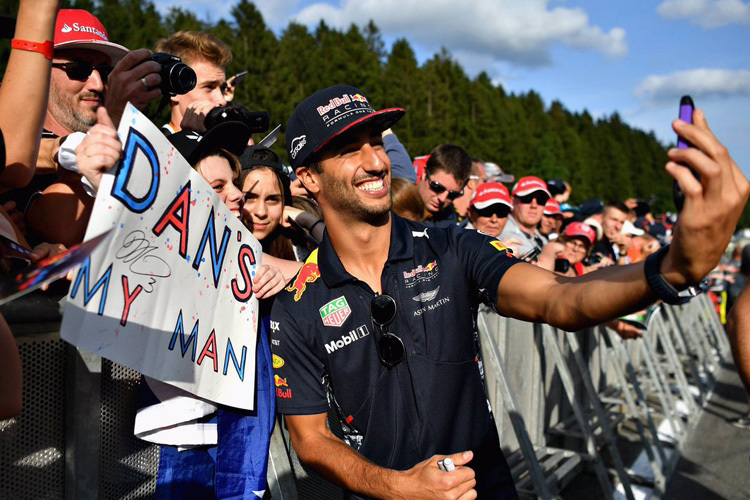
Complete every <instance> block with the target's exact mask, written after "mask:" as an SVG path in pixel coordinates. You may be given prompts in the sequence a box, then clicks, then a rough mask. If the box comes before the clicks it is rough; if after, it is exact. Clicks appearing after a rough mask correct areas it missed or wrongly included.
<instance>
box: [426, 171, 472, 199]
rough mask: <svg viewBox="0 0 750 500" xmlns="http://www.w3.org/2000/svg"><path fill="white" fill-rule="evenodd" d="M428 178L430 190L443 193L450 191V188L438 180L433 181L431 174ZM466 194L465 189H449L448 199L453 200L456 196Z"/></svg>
mask: <svg viewBox="0 0 750 500" xmlns="http://www.w3.org/2000/svg"><path fill="white" fill-rule="evenodd" d="M427 180H428V181H430V191H432V192H433V193H435V194H443V193H445V192H446V191H448V188H447V187H445V186H443V185H442V184H440V183H439V182H438V181H433V180H432V179H431V178H430V176H429V175H428V176H427ZM462 194H464V190H463V189H462V190H461V191H448V199H449V200H451V201H453V200H455V199H456V198H459V197H461V195H462Z"/></svg>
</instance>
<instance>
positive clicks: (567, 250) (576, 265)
mask: <svg viewBox="0 0 750 500" xmlns="http://www.w3.org/2000/svg"><path fill="white" fill-rule="evenodd" d="M595 239H596V232H595V231H594V229H593V228H592V227H591V226H589V225H588V224H584V223H582V222H573V223H571V224H569V225H568V226H567V227H566V228H565V229H564V230H563V233H562V235H561V236H560V237H558V238H557V240H555V241H551V242H549V243H547V244H546V245H545V246H544V249H543V250H542V253H541V254H540V255H539V262H538V265H539V267H543V268H545V269H549V270H550V271H554V272H556V273H558V274H562V275H563V276H571V277H575V276H580V275H582V274H585V273H587V272H591V271H593V270H594V269H598V268H600V267H602V264H601V263H599V264H595V265H593V266H588V267H587V266H584V265H583V260H584V259H585V258H586V256H587V255H588V254H589V252H590V251H591V247H592V246H593V245H594V240H595Z"/></svg>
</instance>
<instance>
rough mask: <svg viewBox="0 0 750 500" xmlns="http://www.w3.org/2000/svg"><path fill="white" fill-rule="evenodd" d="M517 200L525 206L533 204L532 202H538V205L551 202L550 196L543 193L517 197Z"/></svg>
mask: <svg viewBox="0 0 750 500" xmlns="http://www.w3.org/2000/svg"><path fill="white" fill-rule="evenodd" d="M516 198H518V200H519V201H520V202H521V203H523V204H524V205H528V204H529V203H531V200H536V203H537V205H544V204H545V203H547V201H548V200H549V196H547V195H546V194H544V193H542V192H536V193H531V194H527V195H526V196H518V195H516Z"/></svg>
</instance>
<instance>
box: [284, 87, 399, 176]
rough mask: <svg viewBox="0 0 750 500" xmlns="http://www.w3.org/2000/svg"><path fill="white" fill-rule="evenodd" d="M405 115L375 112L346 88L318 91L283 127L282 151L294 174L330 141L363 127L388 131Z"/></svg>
mask: <svg viewBox="0 0 750 500" xmlns="http://www.w3.org/2000/svg"><path fill="white" fill-rule="evenodd" d="M404 113H406V111H405V110H403V109H402V108H389V109H383V110H380V111H375V110H373V109H372V106H370V102H369V101H368V100H367V98H366V97H365V96H364V94H362V92H360V91H359V89H357V88H355V87H352V86H349V85H334V86H333V87H328V88H327V89H324V90H320V91H318V92H316V93H314V94H313V95H311V96H310V97H308V98H307V99H305V100H304V101H302V102H301V103H299V104H298V105H297V107H296V108H294V112H293V113H292V116H291V118H289V123H287V126H286V150H287V153H288V154H289V162H290V164H291V165H292V168H293V169H294V170H297V169H298V168H299V167H301V166H302V165H304V164H305V160H307V159H308V157H309V156H310V155H311V154H313V153H317V152H318V151H320V150H321V149H322V148H323V146H325V145H326V144H328V143H329V142H330V141H331V140H332V139H333V138H334V137H337V136H339V135H341V134H342V133H343V132H346V131H348V130H351V129H353V128H354V127H357V126H360V125H363V124H367V125H370V126H372V127H374V128H376V129H379V131H380V132H382V131H383V130H385V129H387V128H390V127H392V126H393V125H394V124H395V123H396V122H397V121H399V120H400V119H401V117H402V116H404Z"/></svg>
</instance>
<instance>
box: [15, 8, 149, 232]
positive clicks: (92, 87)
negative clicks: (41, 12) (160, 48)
mask: <svg viewBox="0 0 750 500" xmlns="http://www.w3.org/2000/svg"><path fill="white" fill-rule="evenodd" d="M160 70H161V66H160V65H159V64H158V63H157V62H155V61H153V60H152V58H151V52H150V51H148V50H147V49H139V50H134V51H132V52H131V51H129V50H128V49H127V48H125V47H123V46H122V45H119V44H116V43H113V42H111V41H109V36H108V35H107V31H106V30H105V28H104V26H103V25H102V23H101V22H100V21H99V19H97V18H96V17H95V16H94V15H93V14H91V13H90V12H87V11H85V10H78V9H61V10H60V11H59V12H58V15H57V21H56V23H55V39H54V52H53V59H52V72H51V76H50V92H49V101H48V106H47V115H46V118H45V121H44V131H43V134H42V145H41V148H40V154H39V161H38V163H37V171H36V176H35V179H34V181H33V183H32V185H31V186H30V189H29V190H30V191H31V192H32V193H33V194H31V193H28V194H25V195H24V196H26V199H27V200H28V203H26V202H24V203H23V204H22V205H21V204H19V206H22V207H24V208H25V210H26V217H27V223H28V226H29V227H30V228H31V229H32V230H33V231H34V232H35V233H36V234H37V235H39V237H41V238H42V239H43V240H45V241H50V242H54V243H62V244H64V245H68V246H70V245H72V244H75V243H78V242H80V241H81V240H82V239H83V235H84V233H85V229H86V225H87V222H88V214H89V213H90V211H91V209H92V207H93V203H94V199H93V197H92V196H93V189H92V188H91V187H90V186H87V185H86V183H85V181H84V180H83V178H82V176H81V175H80V172H79V170H78V167H77V165H76V161H75V148H76V147H77V146H78V145H79V144H80V142H81V141H82V140H83V138H84V137H85V134H86V133H87V132H88V130H89V129H90V128H91V127H92V126H93V125H94V124H96V121H97V118H96V112H97V109H98V108H99V107H101V106H105V107H106V109H107V111H108V113H109V115H110V118H111V119H112V120H113V122H114V124H115V126H117V124H118V123H119V119H120V117H121V116H122V113H123V111H124V109H125V105H126V104H127V103H128V102H131V103H132V104H133V105H134V106H136V107H137V108H138V109H141V110H143V109H145V108H146V106H147V105H148V103H149V102H150V101H152V100H153V99H156V98H158V97H159V96H160V95H161V91H160V90H159V85H160V83H161V76H160V74H159V72H160ZM61 214H69V215H68V216H69V217H70V218H69V220H65V221H64V223H63V221H61V220H60V218H61V217H62V216H63V215H61Z"/></svg>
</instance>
